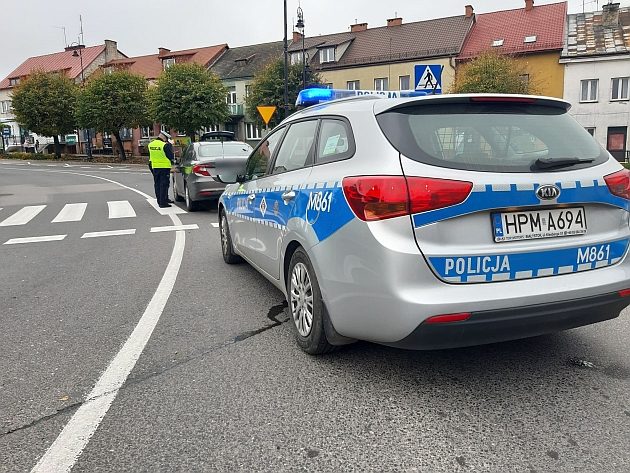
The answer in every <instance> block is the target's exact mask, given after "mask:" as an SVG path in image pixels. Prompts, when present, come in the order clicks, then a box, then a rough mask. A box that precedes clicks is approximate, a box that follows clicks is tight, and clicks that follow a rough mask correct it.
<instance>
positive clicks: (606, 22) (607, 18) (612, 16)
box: [602, 3, 619, 28]
mask: <svg viewBox="0 0 630 473" xmlns="http://www.w3.org/2000/svg"><path fill="white" fill-rule="evenodd" d="M602 10H603V12H602V25H603V26H604V27H606V28H619V4H618V3H608V4H606V5H604V6H603V7H602Z"/></svg>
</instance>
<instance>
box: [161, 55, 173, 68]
mask: <svg viewBox="0 0 630 473" xmlns="http://www.w3.org/2000/svg"><path fill="white" fill-rule="evenodd" d="M162 64H163V65H164V70H166V69H168V68H169V67H171V66H173V65H175V58H174V57H169V58H168V59H164V60H162Z"/></svg>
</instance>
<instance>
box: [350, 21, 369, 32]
mask: <svg viewBox="0 0 630 473" xmlns="http://www.w3.org/2000/svg"><path fill="white" fill-rule="evenodd" d="M367 25H368V24H367V23H357V24H356V25H350V31H351V32H352V33H357V32H358V31H365V30H367Z"/></svg>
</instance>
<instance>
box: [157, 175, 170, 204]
mask: <svg viewBox="0 0 630 473" xmlns="http://www.w3.org/2000/svg"><path fill="white" fill-rule="evenodd" d="M152 172H153V184H154V186H155V197H156V198H157V202H158V205H166V204H168V200H169V199H168V185H169V179H170V177H171V170H170V169H169V168H158V169H153V170H152Z"/></svg>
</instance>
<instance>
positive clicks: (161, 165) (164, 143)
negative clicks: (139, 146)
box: [149, 131, 175, 208]
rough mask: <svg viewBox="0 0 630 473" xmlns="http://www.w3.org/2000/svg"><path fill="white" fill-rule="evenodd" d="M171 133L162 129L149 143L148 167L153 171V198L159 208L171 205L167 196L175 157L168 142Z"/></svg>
mask: <svg viewBox="0 0 630 473" xmlns="http://www.w3.org/2000/svg"><path fill="white" fill-rule="evenodd" d="M170 139H171V135H169V134H168V133H167V132H165V131H162V132H161V133H160V134H159V135H158V137H157V138H156V139H155V140H153V141H152V142H151V143H149V167H150V168H151V172H152V173H153V183H154V185H155V198H156V199H157V202H158V205H159V206H160V207H161V208H165V207H171V204H170V203H171V202H173V201H172V200H169V198H168V186H169V183H170V178H171V166H172V164H173V161H174V159H175V155H174V154H173V146H172V145H171V144H170V143H169V140H170Z"/></svg>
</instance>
